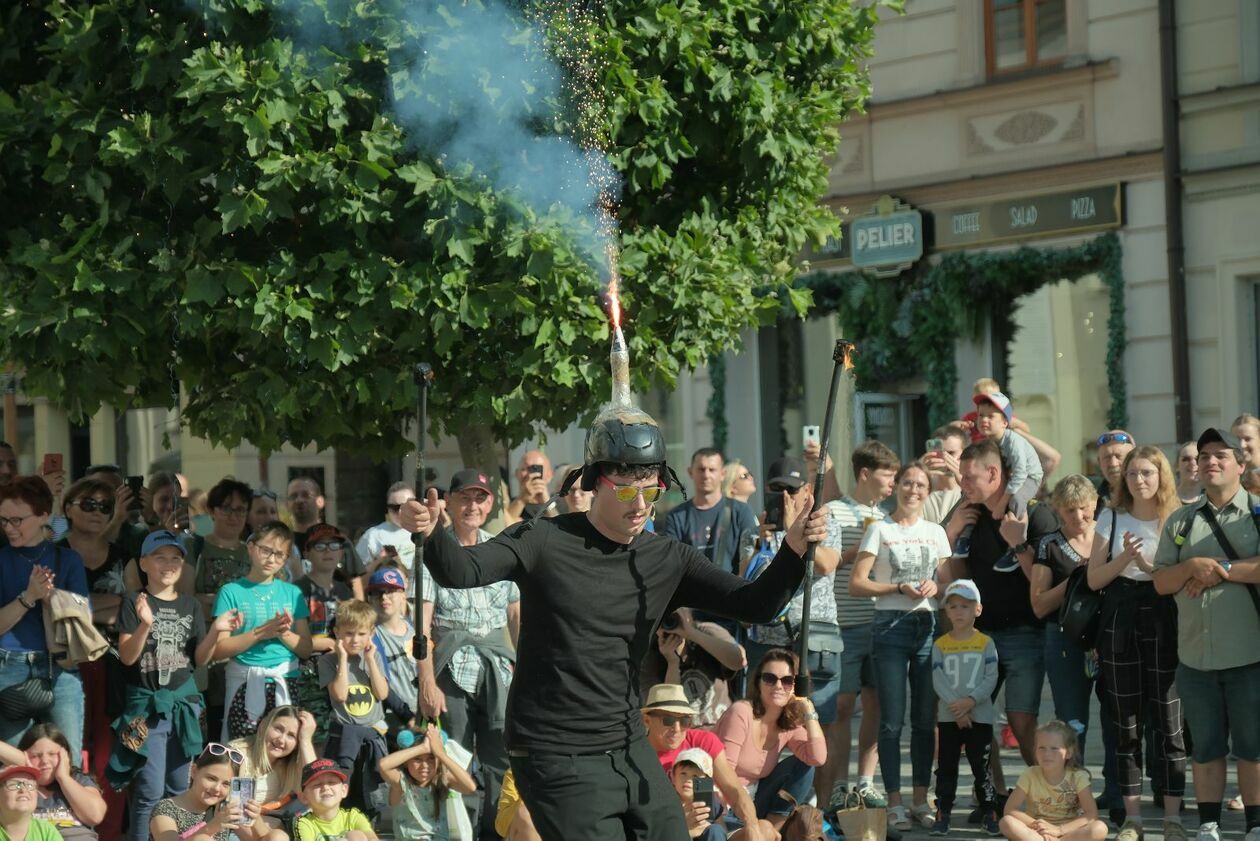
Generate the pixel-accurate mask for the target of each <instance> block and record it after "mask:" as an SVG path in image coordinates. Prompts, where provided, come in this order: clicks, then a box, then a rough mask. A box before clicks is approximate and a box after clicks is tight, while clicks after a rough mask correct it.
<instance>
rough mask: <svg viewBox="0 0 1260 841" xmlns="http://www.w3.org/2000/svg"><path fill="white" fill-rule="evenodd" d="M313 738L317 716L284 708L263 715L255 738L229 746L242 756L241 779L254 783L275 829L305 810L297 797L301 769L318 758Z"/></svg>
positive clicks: (255, 790) (255, 796)
mask: <svg viewBox="0 0 1260 841" xmlns="http://www.w3.org/2000/svg"><path fill="white" fill-rule="evenodd" d="M314 735H315V717H314V716H313V715H311V714H310V713H309V712H307V711H306V710H303V709H299V708H298V707H294V706H289V705H285V706H281V707H276V708H275V709H273V710H272V711H271V712H269V713H267V714H266V715H264V716H263V717H262V720H261V721H259V722H258V730H257V731H256V732H255V733H254V734H253V735H252V736H246V737H245V738H242V739H237V740H235V741H233V742H231V743H230V747H231V748H232V749H233V750H236V751H239V752H240V754H241V757H242V759H241V763H240V772H239V776H241V777H250V778H252V779H253V780H254V799H255V800H257V801H258V802H259V803H260V804H262V810H263V819H264V820H266V821H267V823H268V825H270V826H271V827H272V828H283V827H284V826H285V825H286V824H287V823H288V822H289V821H291V820H292V819H293V818H294V817H296V816H297V814H298V813H299V812H301V811H302V810H303V809H304V808H305V807H304V806H303V805H302V802H301V801H300V800H299V799H298V795H299V794H301V792H302V769H303V768H305V767H306V766H307V765H308V764H309V763H311V762H314V761H315V760H316V759H317V758H318V754H317V753H316V752H315V744H314V741H313V738H314Z"/></svg>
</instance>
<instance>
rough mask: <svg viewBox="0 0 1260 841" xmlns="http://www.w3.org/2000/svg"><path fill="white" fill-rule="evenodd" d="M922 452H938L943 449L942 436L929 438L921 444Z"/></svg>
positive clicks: (943, 441)
mask: <svg viewBox="0 0 1260 841" xmlns="http://www.w3.org/2000/svg"><path fill="white" fill-rule="evenodd" d="M923 449H924V452H928V453H939V452H941V451H942V450H944V449H945V440H944V439H943V438H929V439H927V441H926V442H924V444H923Z"/></svg>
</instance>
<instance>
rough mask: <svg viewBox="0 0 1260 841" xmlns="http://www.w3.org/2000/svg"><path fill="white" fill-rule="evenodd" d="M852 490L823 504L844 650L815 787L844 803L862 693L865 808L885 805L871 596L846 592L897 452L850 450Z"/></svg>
mask: <svg viewBox="0 0 1260 841" xmlns="http://www.w3.org/2000/svg"><path fill="white" fill-rule="evenodd" d="M852 465H853V492H852V493H850V494H846V495H844V496H841V497H840V499H837V500H834V501H832V502H829V503H827V505H826V511H827V539H826V540H825V541H823V543H822V545H823V546H827V547H829V548H833V549H836V550H839V552H840V566H839V567H837V568H836V574H835V575H836V577H835V594H836V611H837V613H838V615H839V619H840V634H841V636H842V638H843V640H844V655H843V657H842V658H841V665H840V697H839V700H838V701H837V705H836V720H835V721H834V722H832V723H831V724H828V725H827V726H826V727H824V728H823V729H824V730H825V732H826V734H827V757H828V759H827V765H826V766H825V768H820V769H819V771H820V772H822V773H819V774H818V775H817V776H818V778H819V785H818V786H817V790H818V791H827V788H825V787H824V786H823V784H824V783H826V782H827V781H831V783H830V785H831V801H832V803H835V804H838V803H841V802H843V800H844V795H845V794H847V793H848V790H849V753H850V748H849V745H850V744H851V741H850V739H851V733H852V731H851V727H850V724H851V721H852V718H853V711H854V708H855V707H856V704H857V697H858V693H859V692H861V694H862V724H861V729H860V730H859V731H858V784H857V786H856V787H855V789H854V790H855V791H857V792H859V793H860V794H861V795H862V799H863V801H864V802H865V803H866V805H867V806H868V807H872V808H879V807H882V806H885V805H887V802H886V801H885V800H884V798H883V796H882V795H880V794H879V792H877V791H876V790H875V787H874V782H873V781H874V777H875V766H876V763H877V761H878V758H879V757H878V754H877V753H876V749H875V740H876V737H877V735H878V733H879V696H878V695H876V694H875V676H874V672H873V669H872V666H871V620H872V619H873V618H874V615H875V603H874V600H873V599H870V598H855V597H853V596H850V595H849V576H850V574H851V572H852V570H853V560H854V558H856V557H857V550H858V544H859V543H860V542H861V540H862V535H863V533H865V531H866V527H867V526H868V525H870V524H871V523H873V522H876V521H877V520H882V519H884V517H885V516H886V514H885V512H884V511H883V510H881V509H880V507H879V506H880V503H881V502H883V501H884V500H885V499H887V498H888V497H889V496H890V495H891V494H892V491H893V477H894V476H895V475H896V473H897V470H898V468H900V467H901V462H900V460H899V459H898V458H897V454H896V453H894V452H893V451H892V450H891V449H889V448H888V447H886V446H885V445H883V444H881V443H879V442H878V441H867V442H866V443H865V444H863V445H862V446H860V447H858V448H857V449H856V450H854V451H853V456H852Z"/></svg>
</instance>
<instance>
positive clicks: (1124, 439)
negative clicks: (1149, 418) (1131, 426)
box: [1098, 432, 1133, 447]
mask: <svg viewBox="0 0 1260 841" xmlns="http://www.w3.org/2000/svg"><path fill="white" fill-rule="evenodd" d="M1111 443H1116V444H1132V443H1133V438H1132V436H1130V435H1129V433H1127V432H1104V433H1103V434H1102V435H1099V436H1098V446H1100V447H1101V446H1102V445H1103V444H1111Z"/></svg>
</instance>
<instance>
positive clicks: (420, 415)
mask: <svg viewBox="0 0 1260 841" xmlns="http://www.w3.org/2000/svg"><path fill="white" fill-rule="evenodd" d="M414 376H415V381H416V386H417V388H419V389H420V393H419V395H417V397H416V499H418V500H420V504H421V505H425V504H427V499H426V496H425V487H424V434H425V432H424V431H425V426H426V425H427V424H428V419H429V386H430V385H432V384H433V366H432V365H430V364H429V363H427V362H419V363H417V364H416V369H415V372H414ZM411 542H412V543H414V544H415V545H416V557H415V560H414V561H412V562H411V585H412V587H414V588H415V601H416V607H415V628H414V631H415V635H414V636H413V637H412V641H411V654H412V656H413V657H415V658H416V659H417V660H423V659H424V658H425V657H428V656H429V639H428V637H426V636H424V634H423V633H421V631H422V629H423V628H424V623H423V620H422V614H421V611H422V610H423V601H422V600H421V598H420V584H419V582H420V576H421V575H422V574H423V573H422V572H421V569H422V568H423V567H424V534H423V533H422V532H416V533H415V534H413V535H412V536H411ZM419 688H420V673H419V670H417V672H416V689H417V691H418V690H419Z"/></svg>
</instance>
